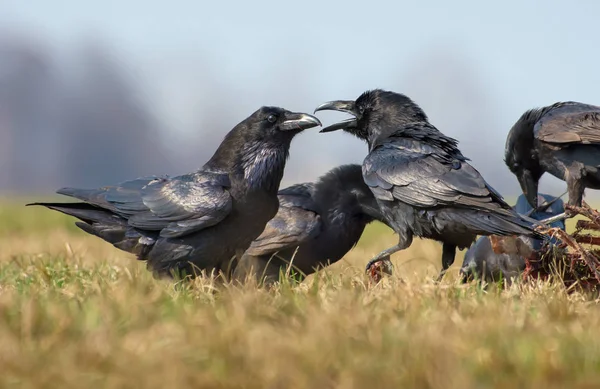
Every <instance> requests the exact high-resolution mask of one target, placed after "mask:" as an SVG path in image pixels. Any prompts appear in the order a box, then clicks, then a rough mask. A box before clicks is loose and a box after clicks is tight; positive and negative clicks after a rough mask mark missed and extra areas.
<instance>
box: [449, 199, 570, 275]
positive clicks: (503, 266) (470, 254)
mask: <svg viewBox="0 0 600 389" xmlns="http://www.w3.org/2000/svg"><path fill="white" fill-rule="evenodd" d="M538 202H539V203H543V204H548V206H546V207H544V206H543V205H540V207H539V208H540V209H538V210H536V211H535V212H532V213H531V217H532V218H534V219H536V220H544V219H546V218H549V217H552V216H556V215H559V214H561V213H562V212H564V204H563V201H562V200H561V199H560V198H553V197H552V196H550V195H547V194H539V195H538ZM514 210H515V211H516V212H517V213H519V214H521V215H523V214H528V213H530V212H531V211H532V210H533V208H531V206H530V204H529V202H528V201H527V199H526V198H525V196H524V195H520V196H519V198H518V199H517V203H516V204H515V206H514ZM550 227H555V228H560V229H562V230H563V231H564V230H565V228H566V227H565V222H564V220H559V221H556V222H554V223H552V224H550ZM519 239H521V240H523V242H524V243H525V244H527V245H528V246H529V247H530V248H531V250H533V251H538V250H540V249H541V248H542V244H543V240H541V239H536V238H531V237H526V236H521V237H519ZM550 243H554V244H555V243H556V240H551V241H550ZM524 269H525V258H523V257H522V256H520V255H518V254H496V253H495V252H494V251H493V250H492V245H491V242H490V239H489V237H487V236H482V237H480V238H479V239H477V241H476V242H475V244H473V245H472V246H471V247H470V248H469V249H468V250H467V252H466V253H465V258H464V260H463V264H462V267H461V269H460V273H461V278H462V281H463V282H467V281H469V280H470V279H472V278H479V279H483V280H485V281H487V282H497V281H500V280H507V281H508V282H510V280H511V278H513V277H517V276H518V275H519V274H520V273H521V272H522V271H523V270H524Z"/></svg>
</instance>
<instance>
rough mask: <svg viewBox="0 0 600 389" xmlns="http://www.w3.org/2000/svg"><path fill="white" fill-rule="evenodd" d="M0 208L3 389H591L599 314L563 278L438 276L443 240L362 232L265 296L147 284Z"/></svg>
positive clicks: (122, 258)
mask: <svg viewBox="0 0 600 389" xmlns="http://www.w3.org/2000/svg"><path fill="white" fill-rule="evenodd" d="M3 204H4V205H3V206H2V207H0V220H1V222H0V247H1V248H2V250H0V386H1V387H23V388H32V387H44V388H69V387H73V388H101V387H110V388H119V387H122V388H167V387H173V388H181V387H192V386H193V387H200V388H311V389H316V388H370V389H371V388H445V389H449V388H544V389H546V388H567V387H568V388H596V387H598V386H599V385H600V337H599V336H598V335H596V334H595V332H596V331H597V330H598V329H599V328H600V310H599V309H598V308H599V307H598V305H597V304H596V302H595V301H592V300H589V299H587V298H586V297H585V296H582V295H578V294H569V295H567V294H566V293H565V291H564V289H563V288H562V287H561V286H559V285H558V284H551V283H540V284H537V285H515V286H513V287H512V288H511V289H510V290H506V291H500V290H497V289H490V290H489V291H483V290H481V289H480V288H478V287H476V286H474V285H461V284H459V283H458V281H457V272H458V267H459V266H460V263H461V262H462V253H461V255H460V258H458V259H457V263H455V265H454V266H453V268H452V271H451V272H450V274H449V275H448V277H447V278H446V279H445V280H444V281H443V282H442V283H441V284H440V285H435V284H434V283H433V282H432V279H433V277H434V275H435V274H437V271H438V270H439V267H440V255H441V249H440V246H439V245H438V244H436V243H433V242H425V241H419V240H416V241H415V243H414V244H413V246H412V247H411V248H410V249H409V250H406V251H405V252H402V253H399V254H398V255H395V256H394V257H393V259H394V264H395V270H396V272H397V274H400V275H401V276H402V278H403V279H404V280H405V282H400V281H399V279H397V278H395V277H391V278H389V279H386V280H384V281H383V282H382V283H380V284H379V285H376V286H369V284H368V283H367V280H366V278H365V276H364V275H363V267H364V265H365V263H366V262H367V260H368V258H369V257H370V256H372V255H373V254H375V253H376V252H377V251H379V250H381V249H382V248H384V247H385V246H386V245H390V244H391V243H394V241H395V237H394V235H393V234H392V233H391V231H390V230H388V229H387V228H384V227H382V226H381V225H378V226H372V227H370V228H369V230H368V231H367V232H366V233H365V235H364V237H363V240H362V241H361V242H360V244H359V245H358V247H357V248H356V249H355V250H354V251H352V252H351V253H349V254H348V255H347V257H346V258H345V259H344V260H342V261H341V262H340V263H338V264H336V265H334V266H332V267H331V268H329V269H327V270H326V271H324V272H322V273H320V274H318V275H317V276H311V277H310V278H309V279H308V280H307V281H306V282H304V283H303V284H301V285H299V286H291V285H289V284H283V285H280V286H279V287H278V288H277V289H275V290H272V291H265V290H258V289H256V288H252V287H250V286H246V287H243V288H241V287H235V286H230V285H226V286H224V287H219V288H217V287H216V286H215V285H213V284H211V283H210V282H209V281H207V280H196V281H194V282H193V283H192V284H190V285H174V284H173V283H170V282H167V281H157V280H154V279H153V278H152V276H151V275H150V274H149V273H148V272H147V271H146V269H145V265H144V264H143V263H139V262H137V261H135V260H134V258H133V257H132V256H130V255H128V254H126V253H123V252H121V251H119V250H117V249H114V248H112V246H110V245H109V244H105V243H104V242H102V241H101V240H99V239H95V238H93V237H90V236H87V235H85V234H84V233H82V232H79V231H78V230H77V229H76V227H74V226H73V222H72V219H70V218H68V217H63V216H61V215H59V214H57V213H55V212H51V211H48V210H45V209H41V208H39V209H37V208H24V207H22V202H12V203H9V202H6V201H5V202H4V203H3Z"/></svg>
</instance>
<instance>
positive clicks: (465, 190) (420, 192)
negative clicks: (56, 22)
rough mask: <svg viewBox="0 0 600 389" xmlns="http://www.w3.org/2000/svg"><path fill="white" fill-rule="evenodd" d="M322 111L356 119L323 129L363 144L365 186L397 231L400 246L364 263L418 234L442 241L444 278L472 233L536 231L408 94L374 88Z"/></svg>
mask: <svg viewBox="0 0 600 389" xmlns="http://www.w3.org/2000/svg"><path fill="white" fill-rule="evenodd" d="M325 109H330V110H338V111H343V112H347V113H350V114H352V115H353V116H354V119H350V120H347V121H344V122H342V123H337V124H334V125H332V126H329V127H326V128H324V129H323V130H321V132H329V131H333V130H339V129H344V130H345V131H347V132H349V133H351V134H354V135H356V136H357V137H359V138H360V139H363V140H365V141H367V143H368V145H369V154H368V155H367V157H366V158H365V160H364V162H363V177H364V180H365V183H366V184H367V185H369V187H370V188H371V190H372V191H373V194H374V195H375V197H376V198H377V200H378V203H379V206H380V209H381V212H382V214H383V216H384V218H385V219H386V220H387V223H388V224H389V225H390V226H391V227H392V228H393V229H394V230H395V231H396V232H397V233H398V235H399V242H398V244H397V245H396V246H394V247H391V248H389V249H387V250H384V251H382V252H381V253H380V254H379V255H377V256H376V257H375V258H374V259H373V260H372V261H371V262H370V263H369V265H370V264H371V263H372V262H374V261H378V260H381V258H382V257H384V256H387V255H390V254H392V253H394V252H396V251H399V250H402V249H405V248H407V247H409V246H410V244H411V243H412V239H413V236H417V237H422V238H428V239H434V240H437V241H440V242H442V243H443V255H442V275H443V272H444V271H445V269H447V268H448V267H449V266H450V265H451V264H452V263H453V262H454V257H455V251H456V248H457V247H458V248H467V247H469V246H470V245H471V244H472V243H473V241H474V240H475V237H476V236H477V235H490V234H497V235H523V234H525V235H532V234H535V233H534V232H533V226H532V224H531V223H530V222H529V221H526V220H524V219H523V218H522V217H520V216H519V215H518V214H516V213H515V212H514V211H513V210H512V209H511V207H510V206H509V205H508V204H506V202H505V201H504V200H503V199H502V196H501V195H500V194H499V193H498V192H496V191H495V190H494V189H493V188H492V187H491V186H490V185H489V184H488V183H487V182H485V180H484V179H483V177H481V175H480V174H479V172H478V171H477V170H475V169H474V168H473V167H472V166H471V165H470V164H469V163H468V162H467V161H468V159H467V158H466V157H465V156H463V155H462V153H461V152H460V150H459V149H458V141H456V140H455V139H453V138H450V137H448V136H446V135H444V134H442V133H441V132H440V131H438V129H437V128H435V127H434V126H433V125H432V124H430V123H429V121H428V119H427V116H426V115H425V113H424V112H423V110H422V109H421V108H420V107H419V106H418V105H417V104H415V103H414V102H413V101H412V100H411V99H409V98H408V97H407V96H405V95H402V94H398V93H394V92H388V91H383V90H373V91H368V92H365V93H363V94H362V95H361V96H360V97H359V98H358V99H357V100H356V101H341V100H340V101H333V102H328V103H324V104H322V105H321V106H319V107H318V108H317V109H316V110H315V112H316V111H318V110H325Z"/></svg>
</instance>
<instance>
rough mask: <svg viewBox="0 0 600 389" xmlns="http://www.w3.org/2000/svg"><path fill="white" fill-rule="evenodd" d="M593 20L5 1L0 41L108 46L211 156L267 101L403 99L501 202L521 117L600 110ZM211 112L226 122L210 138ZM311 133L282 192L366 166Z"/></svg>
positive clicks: (484, 11) (406, 8)
mask: <svg viewBox="0 0 600 389" xmlns="http://www.w3.org/2000/svg"><path fill="white" fill-rule="evenodd" d="M599 11H600V2H597V1H593V0H588V1H583V0H579V1H571V2H564V1H562V2H559V1H549V0H546V1H514V0H507V1H502V2H488V1H452V2H449V1H442V0H439V1H438V0H436V1H433V0H429V1H403V2H399V1H378V0H372V1H350V0H345V1H327V2H321V1H316V0H305V1H303V2H282V1H261V0H255V1H250V2H248V1H221V2H216V1H211V2H208V1H202V2H198V1H170V2H158V1H148V0H128V1H114V0H104V1H102V2H94V3H93V4H92V3H91V2H83V1H77V0H53V1H47V0H43V1H42V0H36V1H33V0H28V1H22V0H0V26H1V27H0V34H20V35H24V36H28V37H30V38H31V39H34V40H37V41H40V42H43V44H45V45H48V46H49V47H51V48H52V50H53V52H55V53H56V55H57V57H58V60H59V61H63V62H64V63H65V66H67V65H66V64H68V63H69V57H70V56H72V55H73V53H74V52H77V50H79V49H80V47H81V45H82V44H84V43H85V42H89V41H94V42H99V43H101V44H102V45H104V46H105V47H107V48H109V49H110V51H111V53H112V55H113V58H114V60H115V61H118V62H119V64H120V65H121V66H122V67H123V69H124V71H125V72H126V74H127V75H128V76H129V77H130V78H131V79H132V80H133V81H134V82H135V84H136V85H137V86H138V88H139V96H140V100H141V101H143V103H144V104H145V105H147V107H148V108H149V109H150V110H151V111H152V112H154V113H155V115H156V116H157V117H158V118H159V119H160V121H161V123H163V125H164V128H165V131H164V133H163V134H162V135H163V140H162V141H164V142H167V143H169V142H172V143H173V144H177V142H180V141H185V139H187V138H188V137H190V136H196V137H198V136H199V137H200V138H202V137H203V136H206V137H207V139H210V141H209V140H207V146H206V147H209V146H210V147H216V143H215V142H218V140H219V136H216V135H215V134H217V133H218V134H221V133H222V135H224V134H225V132H226V131H227V130H228V129H230V128H232V127H233V126H234V125H235V124H236V123H237V122H239V121H241V120H243V119H244V118H245V117H246V116H248V115H249V114H251V113H252V112H253V111H254V110H256V109H257V108H259V107H260V106H262V105H278V106H282V107H284V108H287V109H290V110H294V111H304V112H312V110H313V109H314V108H315V107H316V106H317V105H318V104H320V103H322V102H324V101H327V100H334V99H354V98H356V97H358V95H359V94H360V93H362V92H363V91H365V90H367V89H373V88H383V89H389V90H393V91H396V92H401V93H405V94H407V95H408V96H409V97H411V98H413V99H414V100H415V101H416V102H417V103H418V104H419V105H420V106H421V107H422V108H423V109H424V110H425V112H426V113H427V114H428V116H429V118H430V120H431V122H432V123H433V124H434V125H436V126H437V127H438V129H440V130H441V131H442V132H444V133H446V134H447V135H450V136H452V137H454V138H457V139H458V140H459V141H460V148H461V150H462V151H463V154H465V155H466V156H467V157H470V158H471V159H472V161H473V165H474V166H475V167H476V168H477V169H478V170H479V171H480V172H481V173H482V174H483V175H484V177H485V178H486V180H488V181H489V182H490V183H491V184H492V185H493V186H494V187H495V188H496V189H498V190H499V191H500V192H501V193H503V194H504V195H506V196H508V195H516V194H517V193H518V191H519V188H518V184H517V182H516V179H515V178H514V176H512V174H511V173H510V172H509V171H508V169H507V168H506V167H505V165H504V163H503V161H502V158H503V153H504V142H505V138H506V133H507V132H508V130H509V129H510V127H511V126H512V124H514V122H515V121H516V120H517V119H518V118H519V116H520V115H521V114H522V113H523V112H524V111H525V110H527V109H530V108H534V107H538V106H543V105H548V104H552V103H554V102H556V101H560V100H575V101H581V102H586V103H591V104H600V96H598V93H597V86H598V85H600V72H599V71H598V63H600V51H599V50H597V44H598V39H597V29H596V25H597V15H598V13H599ZM215 90H218V91H219V97H218V98H217V97H215V96H216V93H215ZM217 105H218V106H223V105H227V107H228V108H227V112H229V113H228V114H227V115H222V116H223V117H218V118H216V119H215V118H212V119H211V120H212V121H211V123H213V124H214V123H218V124H217V125H213V127H215V126H216V127H217V128H212V127H211V128H206V126H203V123H206V121H205V120H204V118H205V117H206V116H209V115H210V114H211V112H216V106H217ZM342 117H343V115H342V114H339V115H338V114H337V113H329V112H326V113H323V115H320V118H322V121H323V122H324V124H325V125H327V124H329V123H331V122H332V121H334V120H336V119H340V118H342ZM209 132H210V135H211V136H210V137H209V136H208V135H209ZM309 132H310V130H309V131H307V132H306V133H304V134H302V135H301V136H300V137H299V138H298V139H296V140H294V142H293V144H292V150H291V158H290V161H289V163H288V168H287V170H286V177H285V179H284V183H285V184H291V183H292V182H296V181H304V180H311V179H315V178H316V177H318V176H319V175H320V174H322V173H324V172H325V171H327V170H329V169H330V168H332V167H334V166H336V165H339V164H342V163H360V162H361V161H362V159H363V158H364V156H365V153H366V146H365V145H364V144H362V143H361V142H360V141H358V140H357V139H355V138H352V137H350V136H348V135H346V134H343V133H335V134H317V133H316V131H314V133H309ZM215 136H216V138H215ZM220 137H222V136H220ZM203 162H204V161H194V162H193V164H195V165H196V166H200V165H201V164H202V163H203ZM179 173H183V172H179ZM563 188H564V184H563V183H560V182H558V180H556V179H552V178H550V177H544V179H543V181H542V187H541V189H542V190H543V191H547V192H549V193H553V194H560V193H562V189H563ZM588 192H589V191H588ZM591 195H593V193H588V196H591ZM594 196H596V195H594Z"/></svg>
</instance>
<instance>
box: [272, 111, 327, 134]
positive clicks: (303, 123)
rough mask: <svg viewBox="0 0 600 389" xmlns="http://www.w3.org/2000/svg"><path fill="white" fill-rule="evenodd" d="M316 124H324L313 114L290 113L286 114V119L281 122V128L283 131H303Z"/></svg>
mask: <svg viewBox="0 0 600 389" xmlns="http://www.w3.org/2000/svg"><path fill="white" fill-rule="evenodd" d="M316 126H322V124H321V121H320V120H319V119H317V118H316V117H315V116H313V115H309V114H307V113H289V114H287V115H285V121H284V122H283V123H281V125H280V126H279V129H280V130H282V131H290V130H295V131H303V130H306V129H309V128H313V127H316Z"/></svg>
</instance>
